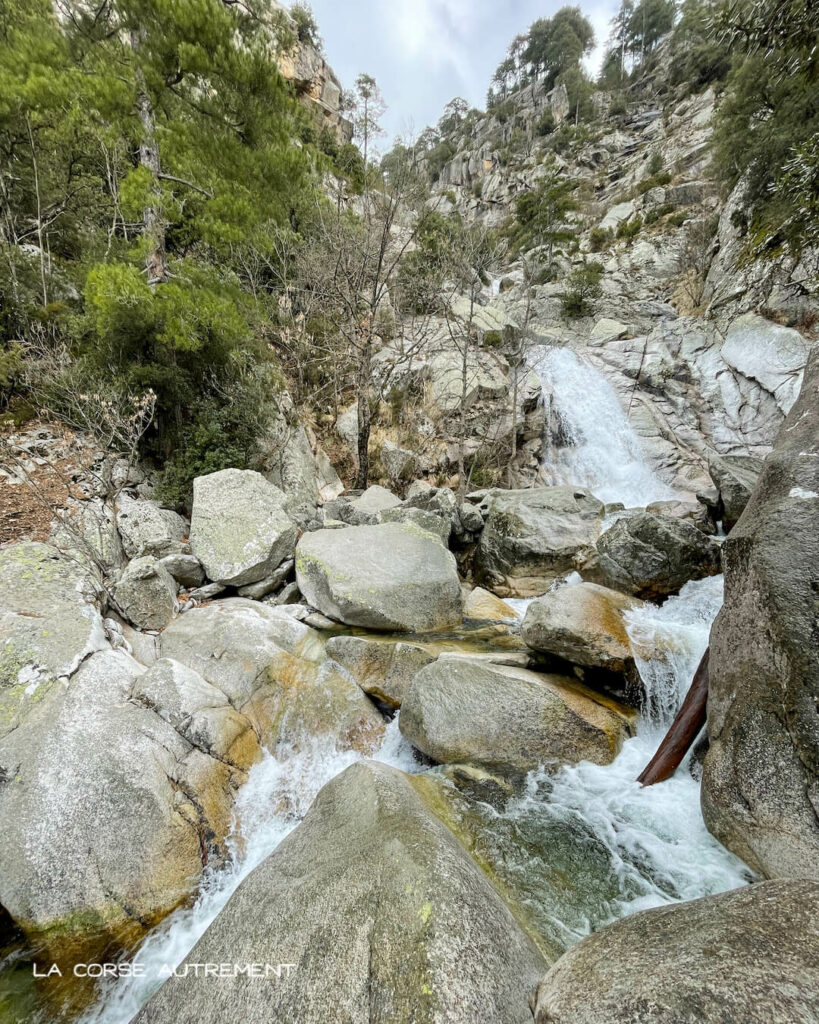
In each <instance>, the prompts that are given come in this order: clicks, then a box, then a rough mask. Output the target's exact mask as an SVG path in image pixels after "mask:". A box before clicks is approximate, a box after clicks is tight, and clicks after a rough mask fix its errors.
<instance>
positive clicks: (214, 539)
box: [191, 469, 298, 587]
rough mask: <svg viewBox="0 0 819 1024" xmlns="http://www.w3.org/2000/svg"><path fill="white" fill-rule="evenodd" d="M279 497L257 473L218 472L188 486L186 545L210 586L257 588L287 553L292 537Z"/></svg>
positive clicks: (291, 526)
mask: <svg viewBox="0 0 819 1024" xmlns="http://www.w3.org/2000/svg"><path fill="white" fill-rule="evenodd" d="M285 500H286V499H285V495H284V494H283V493H282V491H280V490H279V488H278V487H276V486H274V485H273V484H271V483H269V482H268V481H267V480H265V478H264V477H263V476H262V475H261V474H260V473H254V472H252V471H251V470H242V469H223V470H221V471H220V472H219V473H211V474H209V475H208V476H200V477H197V478H196V480H194V482H193V512H192V515H191V546H192V548H193V553H194V554H195V555H196V557H197V558H198V559H199V560H200V562H201V563H202V565H204V567H205V572H206V573H207V575H208V578H209V579H211V580H213V581H214V582H215V583H222V584H225V585H230V586H234V587H242V586H246V585H247V584H249V583H258V582H259V580H262V579H264V578H265V577H266V576H269V575H270V574H271V573H272V572H274V570H275V569H277V568H278V567H279V566H280V565H281V563H282V562H283V561H284V560H285V559H286V558H288V557H289V556H290V555H292V553H293V548H294V546H295V543H296V539H297V537H298V530H297V528H296V525H295V523H294V522H293V521H292V520H291V519H290V517H289V516H288V515H287V513H286V512H285V508H284V506H285Z"/></svg>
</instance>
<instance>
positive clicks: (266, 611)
mask: <svg viewBox="0 0 819 1024" xmlns="http://www.w3.org/2000/svg"><path fill="white" fill-rule="evenodd" d="M160 652H161V654H162V657H163V658H172V659H174V660H176V661H178V662H181V663H182V664H184V665H187V666H188V667H189V668H192V669H194V670H195V671H196V672H198V673H199V674H200V675H201V676H202V677H203V678H204V679H206V680H207V681H208V682H210V683H212V684H213V685H214V686H217V687H218V688H219V689H220V690H221V691H222V692H223V693H225V694H226V695H227V696H228V698H229V700H230V702H231V704H232V705H233V706H234V707H235V708H237V709H238V710H240V711H241V712H242V714H244V715H245V716H247V717H248V718H249V720H250V721H251V722H252V723H253V727H254V729H255V731H256V733H257V735H258V736H259V737H260V738H261V741H262V742H263V743H264V745H265V746H266V747H268V748H269V749H270V750H275V749H276V748H277V745H279V744H281V745H282V746H283V748H286V749H296V748H299V747H301V746H303V745H304V744H309V743H311V742H312V741H313V740H314V739H315V737H317V736H324V737H330V738H331V739H332V741H333V743H334V744H335V745H336V746H337V747H338V748H341V749H356V750H359V751H361V752H362V753H365V754H372V753H373V752H374V751H375V749H376V747H377V746H378V743H379V742H380V741H381V739H382V738H383V734H384V721H383V719H382V717H381V715H380V714H379V712H378V710H377V709H376V707H375V705H374V704H373V703H372V701H370V700H369V699H368V697H367V696H366V695H365V694H364V693H363V692H362V690H361V689H360V688H359V687H358V686H357V685H356V683H355V682H354V681H353V679H352V678H350V676H349V675H348V674H347V673H345V672H343V671H342V670H341V669H340V668H339V667H338V666H337V665H336V663H335V662H334V661H332V660H331V659H329V658H328V657H327V654H326V653H325V648H324V642H323V640H322V638H321V637H320V635H319V634H318V633H316V632H315V630H313V629H310V628H309V627H308V626H306V625H304V624H303V623H301V622H298V621H297V620H296V619H294V618H293V617H292V616H290V615H288V614H287V612H286V611H285V610H284V609H282V608H277V607H273V606H271V605H266V604H260V603H258V602H257V601H249V600H245V599H243V598H231V599H228V600H226V601H219V602H217V603H215V604H212V605H209V606H207V607H204V608H194V609H192V610H191V611H188V612H186V613H185V614H184V615H181V616H180V617H179V618H178V619H176V621H175V622H172V623H171V625H170V626H168V628H167V629H166V630H164V632H163V633H162V637H161V640H160Z"/></svg>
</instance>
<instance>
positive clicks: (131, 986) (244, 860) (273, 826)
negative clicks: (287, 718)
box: [78, 716, 420, 1024]
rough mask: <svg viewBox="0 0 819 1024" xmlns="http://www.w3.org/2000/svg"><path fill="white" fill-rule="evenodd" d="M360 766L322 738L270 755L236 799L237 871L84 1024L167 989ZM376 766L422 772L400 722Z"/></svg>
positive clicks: (217, 882) (204, 887)
mask: <svg viewBox="0 0 819 1024" xmlns="http://www.w3.org/2000/svg"><path fill="white" fill-rule="evenodd" d="M360 760H364V757H363V755H361V754H359V753H358V752H357V751H354V750H344V751H340V750H338V749H337V748H336V746H335V744H334V742H333V740H332V738H329V737H321V736H319V737H316V738H315V739H314V740H313V742H312V744H310V745H307V746H302V747H300V749H299V750H298V751H291V752H289V753H288V752H283V751H277V754H276V756H275V757H274V756H273V755H272V754H269V753H267V754H265V757H264V760H263V761H261V762H260V763H259V764H257V765H255V766H254V767H253V768H252V769H251V771H250V775H249V778H248V781H247V782H246V783H245V785H244V786H243V787H242V788H241V789H240V790H239V793H238V796H237V798H236V810H235V815H234V830H233V834H232V835H231V837H230V840H229V850H230V863H229V866H228V867H227V868H225V869H223V870H221V871H212V872H210V873H208V874H207V875H206V876H205V878H204V879H203V881H202V884H201V886H200V889H199V894H198V896H197V899H196V901H195V903H193V905H191V906H189V907H183V908H181V909H180V910H178V911H176V912H175V913H173V914H171V915H170V916H169V917H168V918H166V919H165V921H163V922H162V924H160V925H159V927H158V928H156V929H154V931H152V932H151V933H150V934H149V935H148V936H147V938H146V939H145V940H144V941H143V943H142V945H141V946H140V948H139V949H138V950H137V951H136V952H135V953H134V954H133V955H132V956H130V957H129V960H131V961H132V962H134V963H138V964H141V965H142V966H143V967H144V977H138V978H133V977H129V978H122V979H117V980H116V981H112V982H109V983H106V984H104V985H103V986H102V987H101V989H100V998H99V1001H98V1002H97V1004H96V1005H95V1006H94V1007H93V1008H92V1009H91V1010H90V1011H88V1012H87V1013H86V1014H85V1015H84V1016H83V1017H82V1018H81V1019H80V1021H78V1024H127V1022H128V1021H130V1020H131V1019H132V1018H133V1017H134V1016H135V1015H136V1014H137V1013H138V1012H139V1010H140V1009H141V1008H142V1007H143V1006H144V1005H145V1003H146V1002H147V1001H148V999H150V997H151V996H152V995H153V993H154V992H155V991H156V990H157V989H159V987H160V986H161V984H162V982H163V981H164V980H165V979H166V978H167V977H168V973H167V971H168V970H173V969H174V968H175V967H177V966H178V965H179V964H181V963H182V962H183V961H184V959H185V957H186V956H187V955H188V953H189V952H190V951H191V949H193V947H194V946H195V945H196V943H197V942H198V941H199V939H200V938H201V937H202V935H204V933H205V931H206V930H207V928H208V926H209V925H210V924H211V922H212V921H214V920H215V918H216V917H217V915H218V914H219V912H220V911H221V910H222V909H223V907H224V906H225V904H226V903H227V901H228V900H229V899H230V897H231V896H232V895H233V893H234V892H235V891H236V889H237V888H238V887H239V885H240V883H241V882H242V881H243V880H244V879H245V878H247V876H248V875H249V874H250V872H251V871H252V870H253V869H254V868H255V867H257V866H258V865H259V864H261V862H262V861H263V860H264V859H265V858H266V857H268V856H269V855H270V854H271V853H272V852H273V851H274V850H275V849H276V847H277V846H278V845H279V843H280V842H281V841H282V840H283V839H284V838H285V837H286V836H287V835H289V833H290V832H292V831H293V829H294V828H295V827H296V826H297V825H298V823H299V822H300V821H301V819H302V818H303V817H304V815H305V814H306V813H307V811H308V810H309V808H310V805H311V804H312V802H313V800H314V799H315V797H316V796H317V794H318V792H319V790H320V789H321V788H322V787H323V786H324V785H325V784H326V783H328V782H329V781H330V780H331V779H333V778H334V777H335V776H336V775H338V774H339V773H340V772H343V771H344V769H345V768H348V767H349V766H350V765H351V764H353V763H354V762H356V761H360ZM374 760H377V761H384V762H385V763H387V764H391V765H394V766H395V767H396V768H400V769H401V770H402V771H405V772H417V771H420V766H419V765H418V763H417V762H416V761H415V758H414V756H413V753H412V748H411V747H410V745H409V743H407V741H406V740H405V739H404V738H403V737H402V736H401V734H400V732H399V731H398V717H397V716H396V717H395V718H394V719H393V721H392V722H391V723H390V724H389V725H388V727H387V731H386V734H385V737H384V741H383V743H382V745H381V748H380V750H379V751H378V752H377V753H376V754H375V755H374ZM163 972H164V973H163Z"/></svg>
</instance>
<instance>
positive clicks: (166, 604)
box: [113, 555, 179, 629]
mask: <svg viewBox="0 0 819 1024" xmlns="http://www.w3.org/2000/svg"><path fill="white" fill-rule="evenodd" d="M113 596H114V600H115V601H116V603H117V607H118V608H119V610H120V611H121V612H122V614H123V615H124V616H125V618H126V619H127V620H128V621H129V622H130V623H131V625H133V626H136V628H137V629H164V628H165V626H167V625H168V623H169V622H170V621H171V619H172V618H173V617H174V615H175V614H176V612H177V609H178V607H179V606H178V604H177V601H176V582H175V580H174V578H173V576H171V574H170V573H169V572H168V571H167V569H165V568H164V566H163V565H162V564H161V563H160V562H158V561H157V560H156V559H155V558H152V557H151V556H150V555H144V556H143V557H142V558H135V559H134V560H133V562H129V563H128V565H127V566H126V568H125V571H124V572H123V573H122V575H121V576H120V578H119V579H118V580H117V582H116V584H115V585H114V588H113Z"/></svg>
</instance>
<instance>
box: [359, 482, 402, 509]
mask: <svg viewBox="0 0 819 1024" xmlns="http://www.w3.org/2000/svg"><path fill="white" fill-rule="evenodd" d="M350 504H351V505H352V506H353V508H354V509H355V510H356V511H357V512H362V513H364V514H365V515H371V516H377V515H378V513H379V512H384V511H386V509H388V508H395V507H396V506H398V505H400V504H401V499H400V498H399V497H398V495H397V494H393V493H392V491H389V490H387V488H386V487H381V486H379V485H378V484H373V485H372V486H370V487H368V488H367V490H366V491H364V493H363V494H362V495H361V497H359V498H355V499H353V501H352V502H350Z"/></svg>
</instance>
